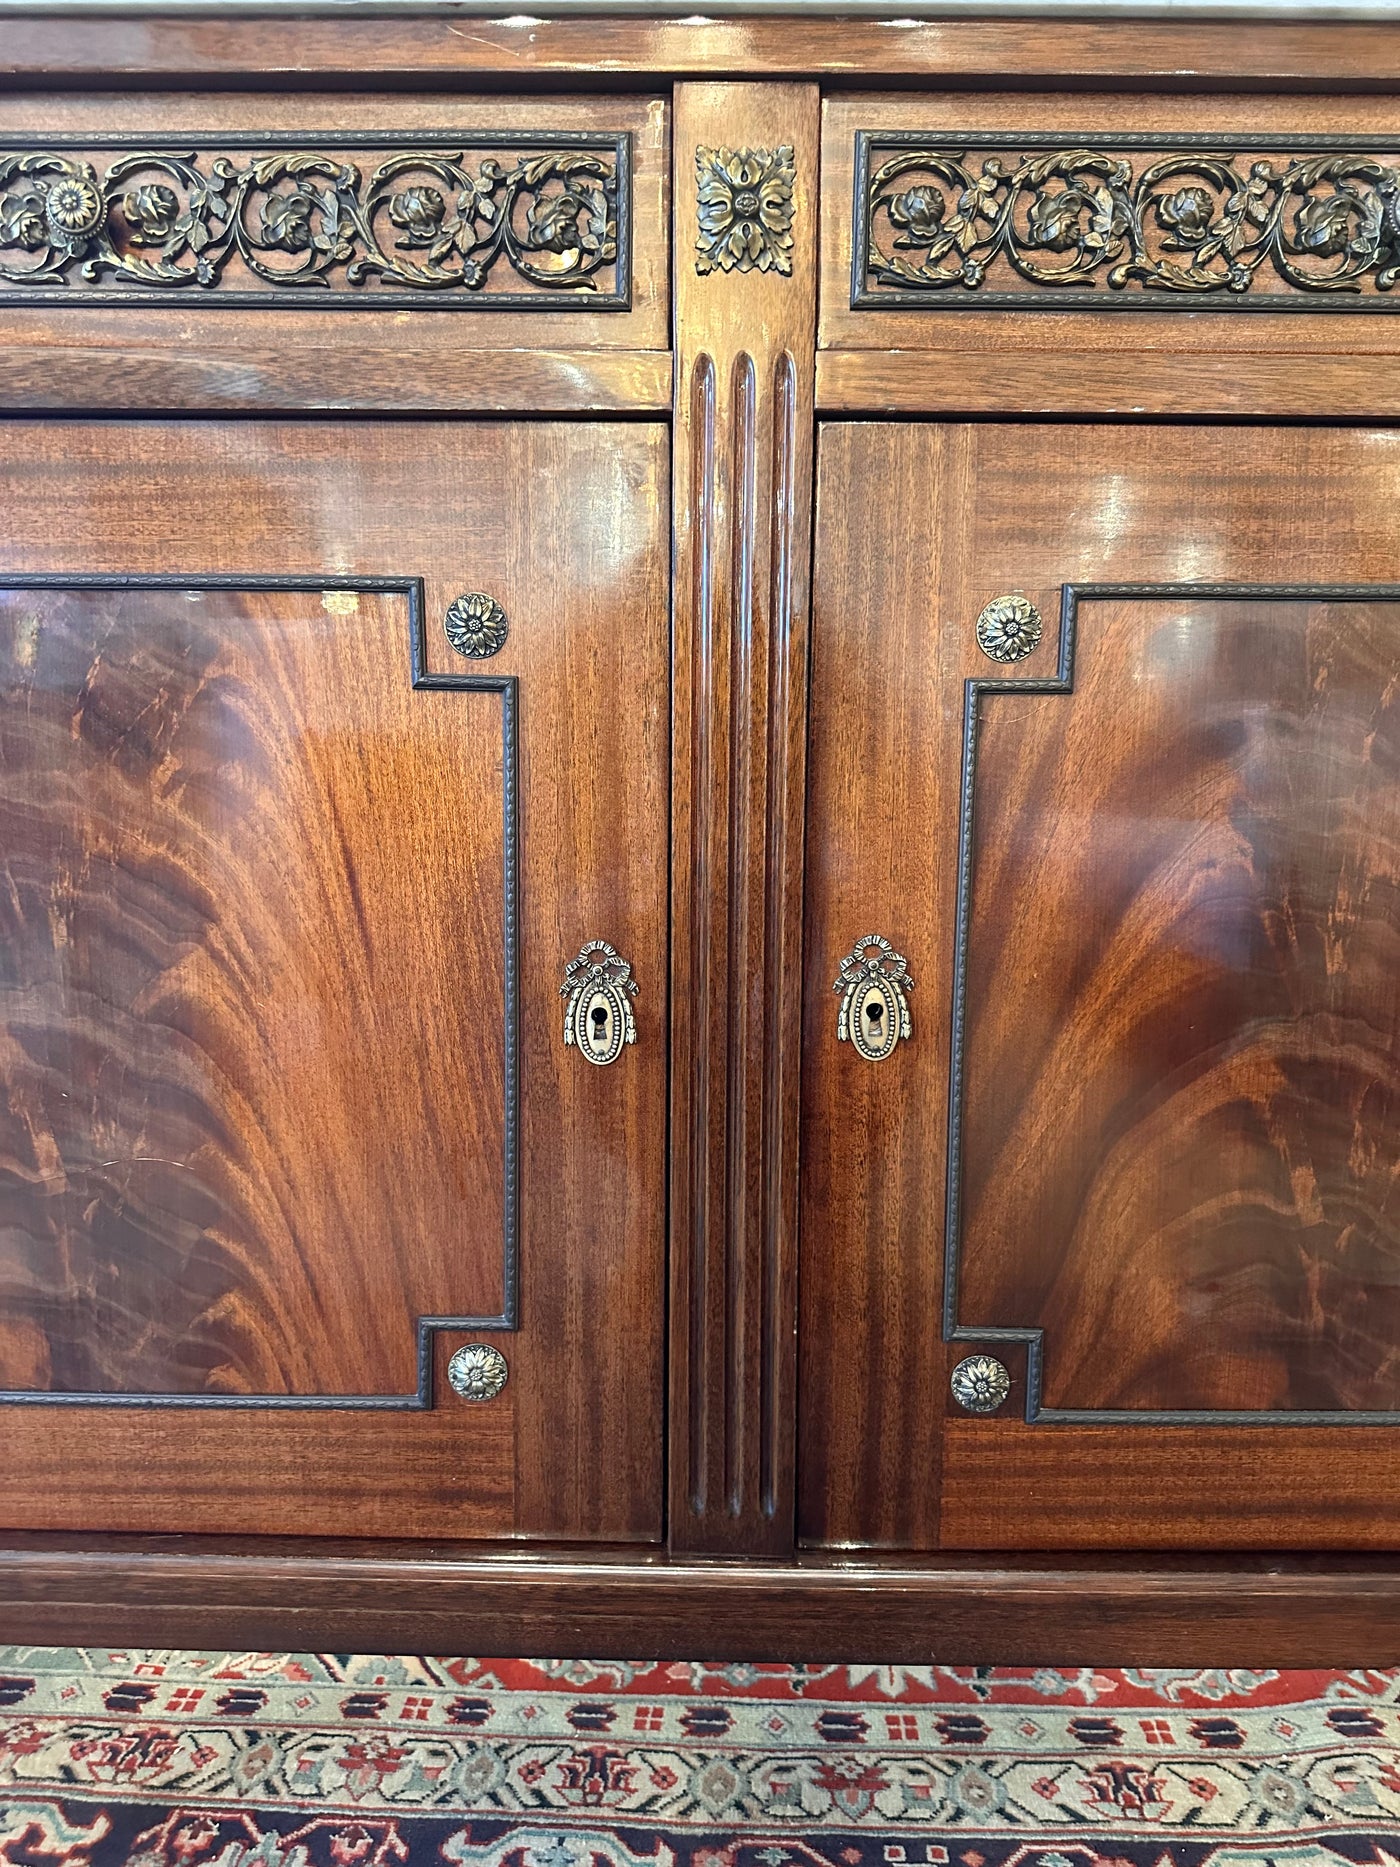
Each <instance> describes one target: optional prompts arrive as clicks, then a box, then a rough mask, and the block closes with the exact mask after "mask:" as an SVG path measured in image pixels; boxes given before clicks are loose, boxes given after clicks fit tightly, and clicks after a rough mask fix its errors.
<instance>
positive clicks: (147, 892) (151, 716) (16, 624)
mask: <svg viewBox="0 0 1400 1867" xmlns="http://www.w3.org/2000/svg"><path fill="white" fill-rule="evenodd" d="M666 471H667V469H666V436H665V431H664V428H663V427H661V426H659V425H655V424H652V425H646V424H641V423H629V424H601V423H600V424H588V423H553V424H550V423H539V424H528V423H520V424H514V425H510V424H499V423H483V424H478V425H469V424H462V425H451V424H429V423H423V424H413V423H390V422H384V423H374V422H364V423H355V424H349V423H346V424H330V423H327V424H318V423H275V422H262V421H256V422H237V421H234V422H225V423H217V422H212V423H211V422H185V423H174V422H169V423H161V422H109V423H101V424H91V425H89V424H84V423H66V424H58V423H54V424H44V423H13V422H12V423H7V424H3V425H0V510H3V512H4V515H5V517H4V526H3V536H0V669H2V670H3V678H2V679H0V863H3V884H2V885H0V1033H2V1035H0V1043H3V1051H0V1077H2V1078H3V1096H0V1132H3V1147H2V1148H0V1388H2V1389H3V1390H4V1392H3V1394H0V1416H3V1422H4V1437H5V1460H4V1464H5V1480H4V1484H3V1486H0V1521H3V1523H4V1524H5V1525H6V1526H11V1527H13V1526H21V1527H42V1528H81V1529H97V1528H101V1529H142V1530H152V1531H176V1530H217V1531H226V1532H227V1531H277V1532H298V1533H325V1534H334V1535H340V1536H346V1535H429V1536H435V1537H442V1536H453V1535H461V1536H483V1535H500V1534H507V1535H508V1534H516V1535H527V1536H528V1535H538V1536H555V1537H576V1538H608V1539H613V1540H619V1539H633V1540H648V1539H654V1538H655V1537H657V1536H658V1535H659V1531H660V1520H661V1517H660V1513H661V1467H662V1444H661V1407H660V1392H661V1348H662V1342H661V1326H662V1307H661V1295H662V1284H663V1249H664V1245H663V1223H664V1208H663V1192H662V1188H663V1177H664V1165H665V1161H664V1149H665V1125H664V1122H665V1080H664V1056H665V1043H664V1035H663V1034H664V1031H665V1028H666V1018H665V1003H664V992H665V979H666V849H667V815H668V809H667V775H666V770H667V766H666V761H667V716H668V674H667V668H668V625H667V608H666V605H667V581H666V580H667V568H666V566H667V546H666V538H665V534H664V521H663V515H664V513H665V511H666V505H667V487H666ZM592 941H602V942H606V943H607V944H608V945H609V946H610V947H611V948H613V949H614V950H615V955H616V958H615V959H614V958H612V957H610V956H609V955H608V954H606V953H604V952H602V951H595V952H594V953H593V954H591V955H589V956H588V957H587V959H586V960H585V963H584V964H583V965H582V966H581V967H577V966H576V967H575V968H574V969H573V970H572V971H570V970H569V968H570V964H571V962H574V961H575V960H576V958H577V956H578V955H579V953H580V950H581V949H583V948H584V947H585V946H586V944H587V943H589V942H592ZM624 962H625V963H626V965H627V966H629V967H630V976H628V977H624V975H623V965H624ZM595 964H596V965H598V966H600V967H601V968H602V970H601V971H599V972H597V973H594V972H593V971H592V970H591V968H592V967H593V966H594V965H595ZM575 985H579V986H580V987H581V991H580V994H579V995H577V996H575V994H574V992H573V987H574V986H575ZM571 1009H572V1011H573V1012H574V1013H575V1014H576V1015H575V1016H574V1017H573V1018H572V1019H571V1020H570V1019H568V1017H567V1014H568V1013H569V1011H570V1010H571ZM566 1023H567V1025H568V1030H569V1036H570V1038H575V1039H576V1040H579V1041H573V1042H569V1041H566V1037H565V1031H566ZM629 1023H630V1026H631V1028H632V1030H633V1031H634V1033H635V1042H630V1041H627V1038H628V1035H629ZM614 1052H616V1053H617V1054H615V1055H614V1054H613V1053H614ZM604 1053H606V1055H604ZM462 1350H466V1351H467V1353H466V1354H465V1355H461V1354H460V1353H459V1351H462ZM454 1357H455V1358H456V1359H455V1362H454ZM454 1368H455V1381H454V1378H453V1373H454ZM502 1375H504V1376H505V1381H504V1385H503V1386H501V1385H500V1377H501V1376H502ZM459 1388H460V1389H464V1390H465V1391H459ZM496 1389H499V1391H493V1390H496Z"/></svg>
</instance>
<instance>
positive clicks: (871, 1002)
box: [865, 998, 885, 1031]
mask: <svg viewBox="0 0 1400 1867" xmlns="http://www.w3.org/2000/svg"><path fill="white" fill-rule="evenodd" d="M865 1015H866V1017H867V1018H869V1020H870V1022H871V1023H872V1024H873V1025H874V1026H875V1029H876V1030H877V1031H878V1030H879V1028H880V1022H881V1020H882V1019H883V1017H884V1015H885V1008H884V1006H883V1005H882V1004H881V1003H880V1001H879V999H878V998H872V999H867V1000H866V1003H865Z"/></svg>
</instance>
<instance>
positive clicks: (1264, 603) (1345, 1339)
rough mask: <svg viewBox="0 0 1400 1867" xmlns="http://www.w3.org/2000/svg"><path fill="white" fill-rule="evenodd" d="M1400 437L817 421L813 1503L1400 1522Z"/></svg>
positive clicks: (919, 1527)
mask: <svg viewBox="0 0 1400 1867" xmlns="http://www.w3.org/2000/svg"><path fill="white" fill-rule="evenodd" d="M1397 459H1400V456H1397V453H1396V447H1395V442H1394V439H1393V437H1392V436H1390V435H1389V434H1386V433H1358V432H1348V431H1345V430H1331V431H1324V430H1311V431H1301V430H1273V431H1259V430H1249V429H1243V428H1237V429H1213V430H1196V431H1193V430H1190V429H1186V428H1169V429H1155V430H1149V429H1139V430H1134V429H1131V428H1113V429H1108V428H1103V429H1095V428H1088V427H1085V428H1067V427H1065V428H1047V427H1039V428H1038V427H1033V426H1026V427H1018V428H1011V427H1001V428H998V427H991V426H987V427H962V428H957V427H940V426H936V425H927V426H923V425H921V426H918V427H913V426H908V427H897V426H880V425H875V424H871V425H863V426H860V427H855V426H852V427H836V426H831V427H828V428H827V429H826V430H825V431H824V434H823V437H822V445H821V475H820V492H819V499H820V503H821V514H822V515H826V522H825V523H822V524H820V525H819V536H820V538H821V545H820V548H819V552H818V572H817V578H816V586H815V589H816V595H815V622H814V675H813V680H814V692H813V721H812V761H813V762H812V784H811V794H810V818H809V838H808V876H809V881H808V925H807V945H806V951H807V956H808V960H807V966H808V971H807V999H806V1002H807V1014H806V1038H805V1041H806V1058H805V1092H804V1122H805V1129H804V1138H803V1172H804V1194H803V1198H804V1208H803V1210H804V1229H803V1251H804V1260H803V1265H804V1268H803V1284H802V1289H803V1303H804V1316H803V1322H804V1338H803V1339H804V1358H805V1359H804V1367H805V1370H806V1380H805V1383H804V1396H805V1405H804V1416H803V1485H804V1494H803V1504H802V1513H803V1531H804V1534H805V1536H806V1537H807V1538H808V1539H809V1540H811V1541H815V1542H863V1541H868V1542H872V1543H876V1544H885V1545H889V1546H894V1547H900V1546H908V1547H940V1546H941V1547H949V1548H957V1547H998V1546H1005V1547H1013V1546H1019V1547H1036V1546H1040V1547H1047V1548H1050V1547H1056V1546H1071V1545H1089V1546H1092V1545H1096V1544H1097V1545H1106V1546H1113V1545H1118V1546H1127V1547H1132V1546H1140V1547H1141V1546H1152V1545H1157V1546H1165V1545H1171V1544H1183V1545H1186V1544H1192V1543H1195V1544H1197V1545H1200V1544H1216V1545H1221V1546H1229V1545H1239V1546H1247V1545H1249V1544H1254V1545H1267V1544H1274V1545H1288V1544H1293V1545H1308V1544H1311V1545H1315V1546H1327V1545H1332V1546H1341V1545H1345V1544H1348V1543H1351V1544H1355V1543H1357V1542H1361V1543H1368V1544H1371V1545H1373V1546H1389V1545H1393V1544H1394V1543H1395V1542H1396V1541H1397V1540H1400V1513H1396V1512H1392V1511H1391V1510H1390V1509H1389V1507H1388V1506H1386V1505H1385V1503H1384V1498H1385V1497H1387V1496H1388V1495H1389V1494H1390V1492H1391V1490H1392V1489H1393V1486H1391V1485H1390V1484H1389V1483H1388V1482H1387V1475H1388V1474H1389V1473H1390V1472H1391V1470H1392V1469H1393V1465H1394V1461H1395V1459H1396V1457H1397V1456H1400V1454H1398V1453H1397V1451H1396V1447H1397V1445H1400V1302H1397V1297H1396V1292H1397V1289H1400V1232H1398V1231H1397V1221H1396V1219H1395V1216H1394V1213H1393V1211H1392V1207H1393V1205H1394V1193H1393V1190H1392V1189H1393V1187H1394V1184H1395V1180H1396V1173H1397V1166H1400V1149H1398V1148H1397V1141H1396V1135H1397V1126H1398V1125H1397V1113H1400V1111H1397V1106H1396V1096H1397V1088H1400V988H1398V987H1397V985H1396V980H1397V977H1400V967H1397V962H1400V932H1397V929H1398V928H1400V916H1398V915H1397V908H1400V899H1398V898H1397V878H1400V856H1397V850H1398V849H1400V757H1397V753H1400V724H1397V714H1396V695H1397V693H1400V555H1397V551H1396V546H1395V541H1394V528H1393V525H1392V524H1391V520H1390V514H1391V511H1392V506H1393V486H1394V476H1395V472H1396V463H1397ZM837 511H840V512H841V513H842V514H843V515H844V519H845V523H844V524H843V526H842V527H841V528H839V529H838V528H836V527H835V526H833V525H832V524H831V523H830V516H829V515H831V514H832V513H834V512H837ZM871 927H873V928H875V929H877V930H878V932H879V933H880V934H881V935H882V936H884V937H885V938H887V939H888V941H889V942H890V943H891V949H892V950H893V951H895V952H896V953H897V956H898V958H899V962H900V966H901V968H902V969H903V971H904V973H905V976H906V983H905V986H904V988H902V989H903V992H904V996H905V999H906V1002H907V1006H908V1009H909V1012H910V1014H911V1021H912V1031H911V1034H910V1036H909V1037H908V1038H907V1039H905V1040H904V1041H903V1042H901V1043H900V1045H899V1046H898V1048H897V1049H896V1050H895V1051H894V1052H893V1053H892V1054H891V1055H890V1056H889V1058H888V1060H887V1061H881V1062H880V1063H879V1064H878V1067H877V1066H875V1065H873V1064H872V1063H871V1062H869V1061H867V1060H866V1059H865V1058H863V1057H862V1056H861V1055H860V1054H859V1052H858V1051H857V1049H856V1048H855V1047H853V1046H852V1045H851V1044H849V1043H845V1042H842V1041H841V1035H840V1032H839V1029H838V1011H837V1005H838V1001H837V999H836V998H835V997H834V996H833V992H832V987H833V983H836V984H837V985H838V987H839V985H840V979H841V975H840V974H839V972H838V967H840V966H841V964H842V962H843V958H844V957H845V956H847V955H848V953H849V950H850V948H851V943H852V940H853V939H857V938H859V937H860V934H861V930H862V929H865V928H871ZM886 963H888V962H886ZM901 1474H905V1476H901ZM909 1475H912V1476H909ZM1378 1500H1379V1501H1378Z"/></svg>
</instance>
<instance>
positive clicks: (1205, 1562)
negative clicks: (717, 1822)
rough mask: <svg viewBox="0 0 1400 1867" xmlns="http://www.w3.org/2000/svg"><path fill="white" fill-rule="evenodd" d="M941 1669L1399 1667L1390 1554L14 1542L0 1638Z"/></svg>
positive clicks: (1397, 1581) (2, 1569)
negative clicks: (745, 1551)
mask: <svg viewBox="0 0 1400 1867" xmlns="http://www.w3.org/2000/svg"><path fill="white" fill-rule="evenodd" d="M118 1627H119V1628H120V1629H121V1631H122V1638H123V1639H124V1640H125V1641H126V1642H127V1643H129V1644H130V1645H132V1646H153V1647H187V1648H202V1647H216V1646H230V1647H241V1648H256V1649H260V1650H267V1651H282V1650H301V1649H312V1650H319V1649H323V1648H329V1649H334V1650H336V1651H351V1652H387V1653H394V1652H398V1653H404V1652H428V1653H467V1652H472V1653H490V1654H496V1655H510V1654H521V1655H541V1654H544V1655H549V1656H551V1657H557V1658H566V1659H567V1658H585V1657H597V1656H599V1655H615V1656H616V1655H620V1656H624V1657H643V1658H647V1659H670V1658H705V1659H736V1660H737V1659H749V1660H765V1659H770V1660H771V1659H778V1658H800V1659H804V1660H824V1661H833V1660H842V1659H861V1660H869V1661H895V1660H899V1661H903V1662H905V1663H911V1662H914V1661H931V1662H936V1663H941V1664H949V1665H971V1664H979V1663H998V1664H1003V1665H1037V1664H1063V1663H1066V1662H1068V1661H1071V1660H1073V1661H1078V1662H1083V1663H1089V1662H1092V1663H1094V1664H1097V1665H1135V1666H1202V1665H1215V1666H1275V1667H1300V1666H1321V1665H1327V1666H1360V1665H1367V1666H1388V1665H1393V1664H1395V1663H1397V1662H1400V1555H1397V1556H1389V1555H1387V1556H1376V1557H1361V1556H1346V1555H1337V1556H1332V1555H1319V1556H1282V1557H1280V1556H1269V1557H1262V1556H1250V1555H1244V1554H1241V1555H1236V1556H1212V1557H1193V1556H1177V1555H1173V1556H1147V1557H1144V1556H1142V1555H1136V1556H1134V1555H1131V1554H1123V1555H1118V1554H1113V1555H1107V1554H1106V1555H1101V1556H1100V1555H1095V1556H1082V1555H1081V1556H1067V1555H1058V1554H1054V1553H1047V1554H1043V1555H1035V1556H1022V1557H1018V1558H1017V1559H1016V1560H1015V1561H1014V1562H1008V1561H1007V1560H1006V1559H1005V1558H1003V1557H1000V1556H995V1555H981V1554H956V1555H948V1556H940V1557H926V1558H923V1559H921V1560H920V1561H919V1563H918V1565H917V1566H914V1565H912V1564H904V1563H901V1562H897V1561H893V1560H885V1559H872V1558H868V1557H862V1558H860V1559H856V1560H843V1559H842V1558H840V1557H839V1556H835V1555H818V1554H812V1555H808V1556H806V1557H800V1558H798V1559H797V1560H796V1561H793V1562H744V1561H687V1562H678V1561H674V1560H670V1559H668V1558H666V1557H665V1556H664V1555H662V1554H656V1555H648V1554H646V1553H641V1552H637V1551H616V1550H594V1551H590V1552H588V1553H587V1554H582V1553H579V1552H577V1551H568V1550H562V1549H550V1550H544V1549H540V1548H537V1549H534V1550H531V1551H529V1552H528V1553H527V1552H526V1551H524V1550H521V1551H518V1552H515V1553H496V1554H492V1553H489V1552H486V1551H483V1550H479V1549H477V1548H475V1547H472V1548H470V1549H468V1548H466V1547H463V1546H460V1545H459V1546H449V1545H442V1544H429V1545H421V1544H408V1543H377V1542H368V1541H366V1542H355V1543H348V1542H347V1543H326V1542H322V1541H319V1540H317V1541H310V1540H303V1539H239V1538H219V1539H209V1540H206V1539H203V1538H194V1537H130V1538H121V1537H108V1538H103V1539H94V1538H83V1537H79V1536H44V1535H38V1534H35V1535H14V1534H12V1535H11V1536H9V1537H8V1538H7V1539H6V1540H5V1541H4V1543H3V1545H0V1640H4V1641H24V1642H57V1643H62V1644H65V1645H82V1644H85V1643H92V1642H104V1641H109V1640H111V1638H112V1637H113V1630H114V1629H115V1628H118Z"/></svg>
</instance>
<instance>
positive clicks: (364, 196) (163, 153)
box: [0, 132, 630, 309]
mask: <svg viewBox="0 0 1400 1867" xmlns="http://www.w3.org/2000/svg"><path fill="white" fill-rule="evenodd" d="M190 143H192V144H193V145H194V147H193V148H191V147H190V146H189V144H186V145H184V146H182V147H180V148H178V149H177V148H174V147H171V148H165V149H149V148H138V147H136V146H135V145H134V142H133V141H132V140H131V139H126V140H124V139H122V138H120V137H117V136H109V137H106V138H102V139H97V138H90V139H85V140H81V141H80V140H78V139H72V138H54V139H51V140H50V142H49V144H48V146H46V147H41V148H34V147H23V148H19V147H17V146H16V145H15V144H14V143H13V142H12V141H11V142H9V143H8V145H4V144H0V296H3V297H5V298H8V299H10V300H11V301H12V302H20V301H21V300H22V299H32V298H33V296H34V295H35V294H37V293H40V292H43V293H45V294H46V295H47V296H49V297H50V298H51V299H59V300H61V301H62V302H67V303H72V302H74V301H75V300H85V299H100V300H102V301H103V302H107V303H110V302H112V301H113V300H114V299H119V300H121V301H123V302H128V303H130V302H138V301H139V302H150V301H153V300H157V299H158V298H159V297H160V296H161V295H162V294H167V293H170V292H172V291H177V292H178V291H180V290H182V289H185V288H191V287H193V288H196V289H202V290H205V291H209V292H211V293H212V294H213V296H214V300H215V302H218V303H222V304H235V303H236V304H244V305H247V304H254V305H256V304H265V303H267V296H268V293H269V292H270V291H273V292H275V291H308V290H309V291H310V292H311V294H312V295H314V296H315V298H316V302H317V303H318V305H344V304H360V303H364V302H367V301H368V299H369V298H374V297H377V296H378V293H379V291H380V290H382V289H385V288H388V289H395V290H401V291H404V292H406V293H408V294H409V295H410V296H409V302H419V303H439V304H441V303H445V302H451V303H454V304H459V305H467V304H479V305H484V306H486V307H488V308H489V307H491V306H496V307H502V306H512V307H519V308H536V307H544V308H554V309H557V308H559V307H561V306H565V305H574V304H577V305H581V306H587V307H590V308H593V309H598V308H605V309H620V308H625V306H626V304H627V302H628V290H627V273H628V267H627V264H626V245H627V242H626V228H627V221H628V214H627V210H628V205H629V204H628V201H627V193H628V190H629V188H630V180H629V141H628V138H627V137H626V136H603V135H584V134H579V135H569V134H565V133H562V132H560V133H548V134H543V133H542V134H540V135H538V136H531V137H529V138H525V137H522V136H518V135H514V134H513V133H508V132H493V133H490V134H488V135H486V136H483V137H480V138H478V139H476V140H475V141H473V139H472V138H471V137H469V136H468V137H463V136H456V137H443V136H438V135H424V136H420V137H415V138H413V139H412V140H410V139H409V138H408V137H396V136H387V137H386V136H378V135H372V134H370V133H368V132H365V133H361V134H358V135H333V134H325V135H318V136H315V137H294V136H291V135H287V136H283V137H280V138H277V139H275V142H274V146H273V147H270V148H269V147H268V145H267V142H266V141H263V142H261V143H257V142H254V141H253V140H252V139H250V138H248V137H242V136H234V135H232V134H229V135H225V136H223V137H220V138H218V139H217V140H210V141H208V142H205V140H204V139H201V138H197V137H196V138H191V139H190ZM201 144H202V145H203V146H201ZM517 148H518V152H517ZM118 149H121V150H122V151H123V153H122V154H120V155H119V156H117V157H116V159H115V160H111V161H107V162H106V164H105V166H101V167H99V162H100V161H101V160H102V159H103V158H105V157H106V156H109V155H111V154H112V153H113V152H115V151H116V150H118ZM235 149H236V150H238V151H240V152H241V151H245V150H246V151H247V152H248V153H247V154H246V155H242V154H240V155H235V154H232V153H230V151H231V150H235ZM380 149H382V150H385V151H386V152H387V153H386V154H385V155H384V156H383V158H382V159H380V160H378V161H376V162H375V163H374V165H373V166H372V167H368V165H366V166H365V167H362V166H361V164H360V163H359V162H357V161H354V160H351V159H349V156H348V155H347V152H354V153H355V154H357V155H363V154H364V153H366V152H368V151H371V150H380ZM477 150H479V151H480V152H481V153H480V154H479V155H474V154H469V152H474V151H477ZM503 157H504V159H502V158H503ZM620 228H621V230H622V231H621V233H620V232H619V229H620ZM498 272H506V273H509V275H510V284H511V287H512V289H511V290H509V291H496V290H490V289H488V287H489V286H490V285H491V284H492V282H493V280H494V277H495V275H496V274H497V273H498ZM520 286H524V287H526V288H528V289H527V290H526V291H524V292H521V291H519V290H517V289H515V288H518V287H520ZM125 287H134V288H137V289H136V290H135V291H134V292H125V291H123V290H122V288H125ZM250 287H251V288H252V289H247V288H250ZM337 287H350V288H358V289H352V290H350V291H348V292H346V291H343V290H339V289H336V288H337ZM367 287H368V288H370V290H369V292H368V294H367V292H366V288H367Z"/></svg>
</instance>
